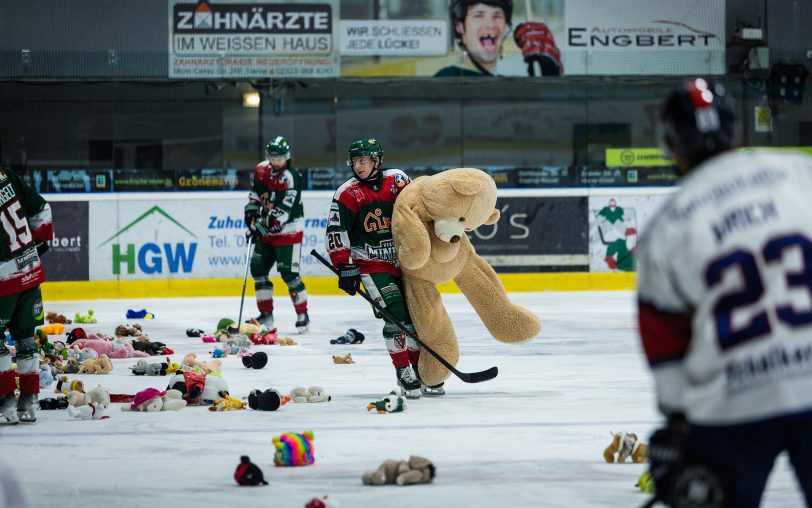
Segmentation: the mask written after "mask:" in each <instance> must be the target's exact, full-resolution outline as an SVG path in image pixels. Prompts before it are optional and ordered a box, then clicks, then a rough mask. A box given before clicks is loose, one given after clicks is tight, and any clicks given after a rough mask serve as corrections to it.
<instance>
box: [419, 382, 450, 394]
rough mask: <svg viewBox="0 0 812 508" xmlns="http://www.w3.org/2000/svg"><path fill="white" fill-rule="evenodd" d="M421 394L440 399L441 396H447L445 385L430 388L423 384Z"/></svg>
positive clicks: (421, 384)
mask: <svg viewBox="0 0 812 508" xmlns="http://www.w3.org/2000/svg"><path fill="white" fill-rule="evenodd" d="M420 393H421V394H423V395H425V396H427V397H439V396H440V395H445V388H443V383H440V384H438V385H434V386H429V385H427V384H424V383H422V382H421V383H420Z"/></svg>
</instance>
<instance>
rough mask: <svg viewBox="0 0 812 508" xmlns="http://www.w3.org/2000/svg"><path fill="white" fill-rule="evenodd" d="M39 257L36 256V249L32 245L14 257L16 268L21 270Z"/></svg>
mask: <svg viewBox="0 0 812 508" xmlns="http://www.w3.org/2000/svg"><path fill="white" fill-rule="evenodd" d="M38 259H39V256H37V249H35V248H34V247H30V248H28V249H26V250H25V252H23V254H22V256H19V257H17V258H16V259H15V261H16V262H17V270H22V269H23V268H25V267H26V266H28V265H31V264H34V262H35V261H37V260H38Z"/></svg>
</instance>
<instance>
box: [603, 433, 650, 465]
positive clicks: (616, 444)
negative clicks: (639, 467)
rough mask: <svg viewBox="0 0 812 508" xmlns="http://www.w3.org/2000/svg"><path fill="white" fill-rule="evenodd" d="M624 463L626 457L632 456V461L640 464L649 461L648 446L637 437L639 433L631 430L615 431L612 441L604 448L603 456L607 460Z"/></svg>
mask: <svg viewBox="0 0 812 508" xmlns="http://www.w3.org/2000/svg"><path fill="white" fill-rule="evenodd" d="M615 456H617V463H618V464H622V463H624V462H626V459H628V458H631V460H632V462H634V463H635V464H639V463H641V462H648V446H647V445H646V444H644V443H643V442H641V441H640V439H638V438H637V434H634V433H631V432H615V433H614V434H612V442H611V443H609V446H607V447H606V449H604V450H603V458H604V460H606V462H610V463H612V462H615Z"/></svg>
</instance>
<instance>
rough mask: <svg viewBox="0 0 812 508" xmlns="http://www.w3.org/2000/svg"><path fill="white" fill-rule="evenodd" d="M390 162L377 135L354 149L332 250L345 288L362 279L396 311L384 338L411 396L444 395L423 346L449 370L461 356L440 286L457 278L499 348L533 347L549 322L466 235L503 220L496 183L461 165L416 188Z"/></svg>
mask: <svg viewBox="0 0 812 508" xmlns="http://www.w3.org/2000/svg"><path fill="white" fill-rule="evenodd" d="M382 158H383V149H382V147H381V145H380V143H379V142H378V141H377V140H375V139H366V140H359V141H356V142H354V143H353V144H352V145H351V146H350V149H349V160H348V164H349V165H350V166H351V167H352V169H353V172H354V174H355V176H353V177H352V178H350V179H349V180H348V181H347V182H345V183H344V184H343V185H341V186H340V187H339V188H338V190H337V191H336V193H335V196H334V198H333V203H332V205H331V208H330V213H329V217H328V224H327V239H326V244H327V249H328V253H329V254H330V257H331V260H332V263H333V265H334V266H335V268H336V272H337V273H338V274H339V282H338V284H339V287H340V288H341V289H343V290H344V291H346V292H347V293H349V294H350V295H353V294H355V293H356V292H358V290H359V288H360V285H361V282H363V284H364V289H365V290H366V295H365V296H368V297H369V301H370V302H375V303H376V304H377V305H378V306H380V307H382V308H383V310H384V311H387V312H385V313H384V316H382V317H383V319H384V321H385V324H384V328H383V336H384V340H385V341H386V345H387V349H388V350H389V354H390V356H391V357H392V363H393V364H394V366H395V369H396V372H397V378H398V384H399V385H400V387H401V388H402V390H403V391H404V394H405V395H406V396H407V397H409V398H418V397H419V396H420V394H421V393H422V394H424V395H442V394H444V393H445V392H444V389H443V382H444V380H445V379H446V378H447V377H448V375H449V370H448V369H447V368H446V365H442V362H440V361H438V360H437V359H436V358H435V356H434V355H433V354H432V355H428V354H424V355H422V356H421V354H420V351H421V348H420V345H419V342H421V343H423V344H425V345H426V346H428V347H430V348H431V351H433V352H435V353H437V354H438V356H440V357H442V358H443V359H444V360H445V361H446V363H447V365H452V364H456V362H457V360H458V359H459V348H458V345H457V338H456V334H455V333H454V329H453V326H452V324H451V321H450V319H449V318H448V314H447V312H446V311H445V308H444V306H443V303H442V300H441V298H440V294H439V292H438V291H437V288H436V285H437V284H440V283H443V282H446V281H449V280H454V282H455V283H456V284H457V286H458V287H459V288H460V290H461V291H462V292H463V294H465V296H466V298H467V299H468V301H469V302H470V303H471V305H472V306H473V307H474V309H475V310H476V312H477V314H478V315H479V316H480V318H481V319H482V321H483V322H484V323H485V325H486V327H487V328H488V331H489V332H490V333H491V334H492V335H493V336H494V337H495V338H496V339H497V340H498V341H500V342H503V343H507V344H517V343H522V342H526V341H528V340H530V339H532V338H533V337H534V336H535V335H537V334H538V332H539V329H540V327H541V324H540V322H539V319H538V317H536V316H535V315H534V314H533V313H532V312H530V311H528V310H527V309H524V308H522V307H520V306H518V305H515V304H513V303H512V302H510V301H509V300H508V298H507V295H506V293H505V291H504V287H503V286H502V284H501V282H500V280H499V278H498V276H497V275H496V273H495V272H494V270H493V268H491V267H490V265H488V264H487V263H486V262H485V261H484V260H483V259H482V258H481V257H479V256H478V255H477V254H476V252H475V250H474V248H473V246H472V245H471V243H470V241H469V240H468V238H467V236H466V235H465V232H466V231H471V230H473V229H476V228H477V227H479V226H481V225H483V224H493V223H495V222H496V221H497V220H499V211H498V210H497V209H495V204H496V185H495V183H494V182H493V179H492V178H491V177H490V176H489V175H487V173H485V172H483V171H481V170H478V169H472V168H458V169H452V170H448V171H444V172H442V173H440V174H437V175H433V176H424V177H420V178H418V179H417V180H415V182H414V183H411V184H410V180H409V178H408V176H406V174H405V173H404V172H403V171H401V170H399V169H382V168H381V161H382ZM396 199H397V202H395V200H396ZM396 252H397V254H396ZM377 314H378V311H376V315H377ZM387 314H388V315H387ZM413 320H414V321H413ZM396 321H397V322H396ZM401 327H402V328H401ZM405 331H408V333H404V332H405ZM415 338H418V340H419V342H418V340H416V339H415ZM418 366H419V369H418Z"/></svg>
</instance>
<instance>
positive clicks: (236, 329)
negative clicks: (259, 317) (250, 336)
mask: <svg viewBox="0 0 812 508" xmlns="http://www.w3.org/2000/svg"><path fill="white" fill-rule="evenodd" d="M253 241H254V236H253V235H248V250H247V251H245V275H243V276H242V297H240V315H239V317H237V322H236V323H235V325H236V326H229V327H228V333H240V323H241V322H242V308H243V304H244V303H245V285H246V283H247V282H248V267H249V266H250V263H249V261H250V256H251V244H252V243H253Z"/></svg>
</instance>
